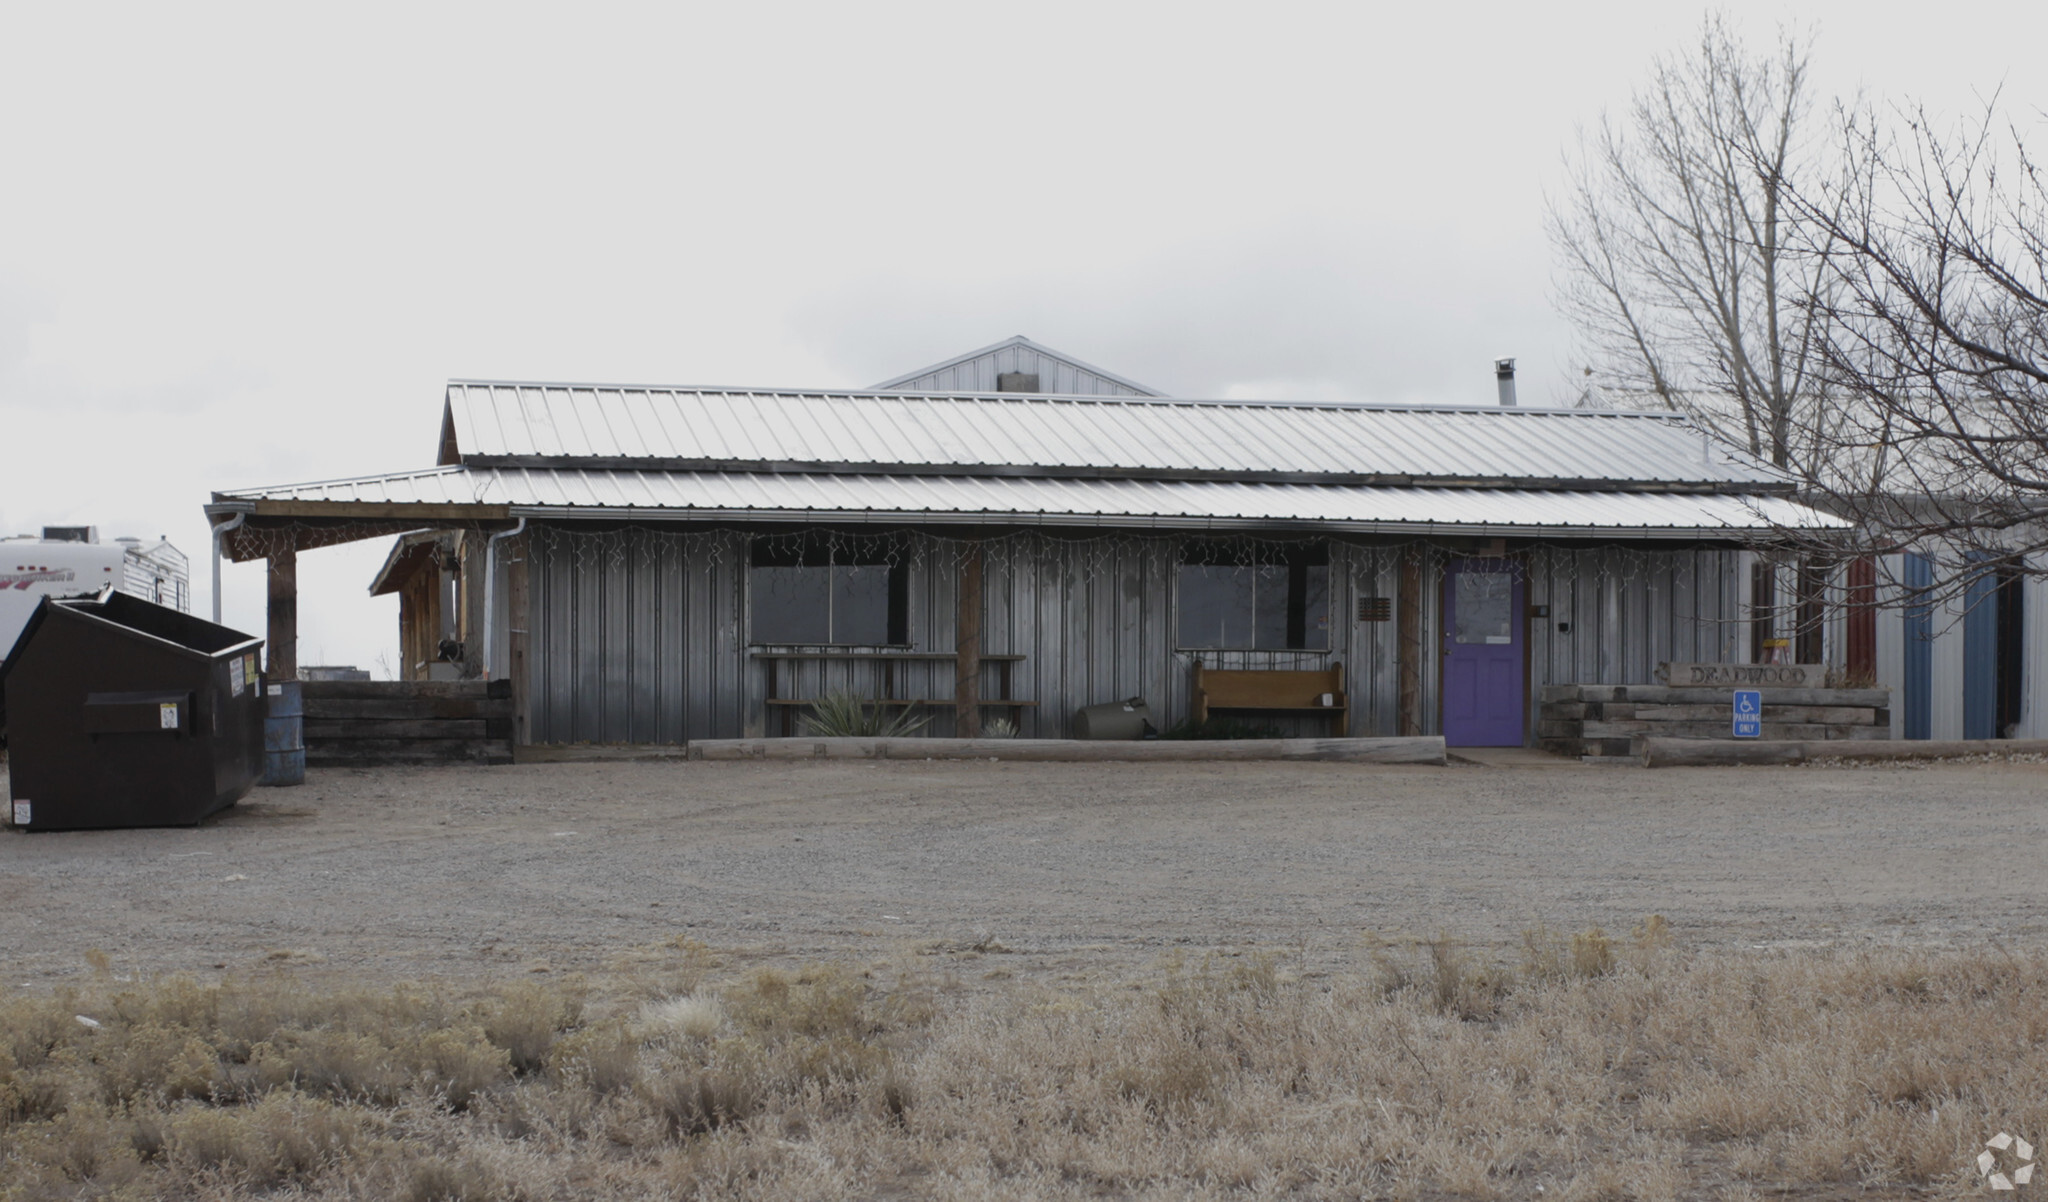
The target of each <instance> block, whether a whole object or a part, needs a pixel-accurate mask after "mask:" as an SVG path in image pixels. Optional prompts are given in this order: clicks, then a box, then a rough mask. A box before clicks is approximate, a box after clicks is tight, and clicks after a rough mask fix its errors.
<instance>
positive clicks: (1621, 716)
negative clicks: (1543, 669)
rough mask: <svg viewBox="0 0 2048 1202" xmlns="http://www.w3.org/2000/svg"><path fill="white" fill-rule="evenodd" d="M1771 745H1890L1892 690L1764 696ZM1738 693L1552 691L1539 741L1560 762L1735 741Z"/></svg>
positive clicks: (1664, 688)
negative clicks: (1662, 742)
mask: <svg viewBox="0 0 2048 1202" xmlns="http://www.w3.org/2000/svg"><path fill="white" fill-rule="evenodd" d="M1757 691H1758V692H1760V693H1762V694H1763V707H1764V709H1763V735H1762V737H1763V738H1764V739H1765V740H1766V741H1771V742H1821V741H1826V740H1843V739H1889V738H1891V723H1892V715H1891V690H1890V689H1797V688H1770V687H1766V688H1762V689H1758V690H1757ZM1734 706H1735V701H1734V690H1733V688H1684V687H1673V686H1670V685H1647V684H1560V685H1546V686H1545V687H1544V689H1543V694H1542V698H1541V700H1540V702H1539V703H1538V708H1537V718H1536V737H1537V740H1538V741H1539V742H1540V743H1541V744H1542V746H1543V748H1544V749H1545V750H1546V751H1553V752H1556V753H1557V754H1559V755H1592V756H1628V755H1636V754H1640V749H1639V748H1637V747H1635V746H1633V744H1634V743H1635V741H1636V740H1639V739H1643V738H1653V737H1654V738H1673V739H1728V738H1732V737H1733V734H1734V731H1733V729H1732V727H1733V722H1734V717H1735V712H1734Z"/></svg>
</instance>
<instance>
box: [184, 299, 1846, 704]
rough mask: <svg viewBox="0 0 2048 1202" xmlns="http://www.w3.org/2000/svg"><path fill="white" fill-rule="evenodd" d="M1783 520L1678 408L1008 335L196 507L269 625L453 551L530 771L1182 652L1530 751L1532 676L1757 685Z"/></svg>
mask: <svg viewBox="0 0 2048 1202" xmlns="http://www.w3.org/2000/svg"><path fill="white" fill-rule="evenodd" d="M1026 356H1028V357H1026ZM1062 365H1064V366H1062ZM1063 372H1064V373H1065V374H1061V373H1063ZM1034 375H1035V376H1036V377H1037V379H1036V380H1035V381H1032V384H1033V389H1032V390H1030V391H1018V390H1016V389H1017V386H1018V385H1019V384H1020V383H1022V382H1024V378H1029V377H1031V376H1034ZM1048 377H1050V378H1051V381H1052V382H1055V383H1057V384H1058V385H1059V386H1061V387H1071V388H1076V389H1087V390H1088V392H1086V393H1082V392H1072V393H1057V392H1052V391H1048V390H1046V389H1045V388H1044V387H1043V386H1044V385H1046V384H1047V383H1048ZM948 380H955V381H962V382H966V383H971V384H972V385H974V387H973V388H972V389H968V388H958V387H951V386H945V387H936V388H930V389H926V390H918V389H914V388H912V387H910V385H917V386H920V387H922V386H927V385H935V384H943V383H944V382H945V381H948ZM1790 491H1791V485H1790V483H1789V482H1788V481H1786V480H1785V479H1783V478H1782V477H1781V476H1780V475H1779V474H1778V473H1776V472H1775V471H1774V470H1772V469H1771V468H1769V467H1768V466H1766V465H1764V464H1761V463H1759V462H1757V461H1755V460H1754V459H1752V458H1750V457H1749V456H1747V455H1746V454H1744V453H1742V452H1740V451H1738V450H1736V449H1734V448H1731V447H1728V446H1725V445H1722V444H1719V443H1716V442H1714V441H1713V440H1711V439H1710V438H1708V437H1707V436H1706V435H1705V434H1704V433H1702V432H1701V431H1700V430H1699V429H1698V428H1697V427H1695V426H1693V425H1692V424H1690V423H1689V422H1688V421H1686V420H1685V419H1683V418H1681V417H1678V416H1676V415H1673V414H1668V413H1627V412H1614V411H1587V410H1556V409H1539V408H1523V407H1512V406H1486V407H1452V406H1444V407H1425V406H1412V405H1411V406H1386V405H1367V404H1321V403H1317V404H1304V403H1285V402H1247V401H1207V400H1187V399H1172V398H1166V397H1160V396H1157V395H1156V394H1152V393H1151V392H1150V390H1147V389H1144V388H1143V387H1142V386H1141V385H1137V384H1134V383H1132V382H1131V381H1128V380H1125V379H1123V378H1122V377H1117V376H1113V375H1110V374H1109V373H1106V372H1103V371H1101V370H1100V369H1097V368H1092V367H1088V366H1087V365H1086V364H1082V363H1080V362H1079V361H1078V360H1073V359H1071V358H1068V357H1066V356H1062V355H1059V354H1058V353H1057V352H1052V351H1049V350H1047V349H1046V348H1043V347H1039V346H1037V345H1036V344H1033V343H1030V342H1028V341H1027V340H1023V339H1013V340H1011V341H1010V342H1007V343H1000V344H997V345H996V346H994V347H990V348H985V349H984V350H983V351H980V352H974V353H972V354H970V355H966V356H962V357H960V358H958V359H955V360H949V361H947V362H946V363H942V364H938V365H935V366H934V367H932V368H927V369H923V370H921V371H918V372H913V373H910V374H909V375H907V376H903V377H899V378H898V379H897V380H894V381H890V382H889V384H888V386H885V387H881V388H877V389H874V390H868V391H860V392H841V391H832V390H819V391H782V390H760V391H748V390H735V389H704V388H657V387H625V386H600V385H568V384H526V383H505V382H492V381H454V382H451V383H450V384H449V385H448V389H447V392H446V395H445V398H444V406H443V411H442V423H441V438H440V444H439V464H438V466H436V467H433V468H429V469H424V470H415V471H405V472H397V473H392V474H388V475H380V476H368V477H362V478H357V479H350V480H341V481H327V482H320V483H313V484H301V485H285V486H278V487H269V488H258V489H247V490H236V491H229V492H220V493H216V494H215V495H214V500H213V503H212V504H211V505H209V506H208V512H209V514H210V515H211V516H212V517H213V519H214V521H215V522H216V524H217V525H218V526H219V527H220V528H221V529H222V530H223V536H222V538H221V539H220V543H221V549H222V550H223V551H224V552H225V553H227V554H229V555H232V556H234V557H235V558H238V559H250V558H259V557H264V558H269V559H270V561H271V565H272V579H273V597H274V598H279V599H281V600H282V601H283V602H284V603H282V604H280V605H279V606H278V607H277V608H276V609H275V610H274V613H277V614H282V615H286V616H288V615H289V614H290V613H292V612H293V604H292V603H290V587H289V586H290V582H291V580H292V579H293V573H294V572H295V562H296V555H297V554H298V553H299V552H300V551H304V550H309V549H312V548H315V547H318V546H322V545H327V544H330V543H334V542H340V541H346V540H349V539H354V538H366V537H384V536H389V535H391V534H404V535H409V536H412V537H411V538H409V539H408V540H407V541H405V542H403V543H401V545H400V547H399V548H398V549H397V550H395V551H394V555H393V560H392V565H391V566H389V567H388V568H387V571H386V573H385V574H384V575H383V576H382V577H380V586H379V587H387V586H389V587H394V588H398V587H403V581H401V580H399V579H398V576H399V575H400V574H401V573H400V571H399V569H400V568H401V567H402V565H404V564H405V563H409V562H418V563H426V562H428V559H427V558H423V557H422V556H423V555H424V553H423V552H420V551H418V550H417V549H418V548H422V547H440V548H449V549H448V550H446V551H445V552H443V553H439V554H438V555H437V556H435V557H432V559H431V562H432V563H433V564H434V565H435V571H437V572H441V571H452V572H454V573H455V574H456V575H457V576H458V578H459V580H460V584H459V586H457V587H456V588H455V589H453V590H451V591H450V592H447V593H437V594H436V596H444V597H453V596H455V595H457V594H459V596H460V597H461V598H462V600H460V601H459V602H458V601H453V600H450V601H447V602H446V604H449V605H457V606H459V607H460V608H461V609H463V610H464V611H465V612H466V613H473V617H467V618H465V619H464V620H463V622H461V623H460V624H456V623H452V622H450V620H449V619H448V618H447V617H446V616H445V610H444V611H442V613H443V616H439V617H436V618H435V619H434V620H435V621H437V622H439V623H442V624H443V629H444V630H455V629H458V628H459V629H460V630H462V631H463V632H465V634H464V638H463V639H462V640H461V641H462V643H463V644H464V645H463V646H461V647H460V648H459V649H458V654H456V655H454V656H453V657H452V658H453V660H454V661H456V662H460V663H461V664H462V665H464V671H465V672H467V673H469V674H472V675H489V676H492V677H504V678H509V679H510V680H511V681H512V687H513V691H514V697H515V699H516V700H515V713H516V719H515V730H516V731H517V737H518V739H519V741H520V742H522V743H569V742H602V743H612V742H620V743H672V742H680V741H683V740H686V739H692V738H705V737H731V736H741V735H761V734H777V733H782V732H783V731H784V730H787V729H789V726H790V720H791V718H792V717H793V716H794V715H795V714H796V713H797V712H799V711H801V709H802V707H803V705H804V703H805V702H807V701H808V700H811V699H814V698H816V697H817V696H819V695H820V694H821V693H823V692H825V691H827V690H850V691H853V692H856V693H858V694H860V695H863V696H867V697H872V698H887V699H890V700H893V701H897V702H903V703H922V704H923V705H924V708H925V710H926V711H927V713H928V714H929V715H930V717H931V718H932V725H931V727H930V732H931V733H934V734H947V733H956V732H961V731H971V730H972V729H974V728H977V727H978V726H979V725H980V724H981V723H982V721H983V720H985V719H988V718H996V717H1000V718H1004V719H1006V720H1011V721H1014V722H1015V723H1016V725H1017V728H1018V733H1019V734H1021V735H1024V736H1042V737H1053V736H1062V735H1065V734H1067V733H1069V732H1070V729H1071V722H1072V717H1073V714H1074V711H1075V710H1077V709H1079V708H1080V707H1082V706H1086V705H1091V704H1096V703H1100V702H1104V701H1109V700H1115V699H1119V698H1124V697H1130V696H1143V697H1145V698H1147V699H1148V701H1150V703H1151V705H1152V707H1153V709H1154V712H1155V713H1159V714H1162V715H1163V716H1164V719H1165V720H1166V721H1167V722H1169V723H1170V722H1173V721H1177V720H1178V719H1180V718H1181V717H1184V716H1186V714H1187V712H1188V679H1189V676H1190V669H1191V667H1192V665H1193V663H1194V662H1195V661H1196V660H1197V659H1199V660H1201V661H1203V662H1204V663H1205V664H1206V665H1207V666H1208V667H1210V668H1218V667H1222V668H1241V667H1281V668H1309V667H1314V668H1326V667H1329V666H1331V665H1333V664H1341V665H1342V667H1343V669H1344V672H1345V681H1346V688H1347V691H1348V693H1349V695H1350V697H1351V715H1350V727H1351V730H1352V733H1355V734H1376V733H1384V734H1403V733H1439V732H1441V733H1444V734H1445V735H1446V737H1447V738H1449V739H1450V740H1451V741H1452V742H1453V744H1454V745H1456V744H1458V743H1460V742H1464V743H1516V744H1519V743H1522V742H1525V741H1527V740H1529V739H1530V738H1531V737H1532V734H1533V730H1534V722H1535V708H1536V707H1535V704H1534V699H1535V698H1536V697H1537V695H1538V690H1539V689H1540V688H1541V686H1543V685H1545V684H1551V683H1565V682H1572V683H1598V682H1607V683H1629V682H1643V683H1647V682H1649V681H1650V680H1651V679H1652V677H1651V673H1652V672H1653V670H1654V667H1655V665H1656V664H1657V663H1659V662H1661V661H1666V660H1682V661H1699V660H1705V661H1738V662H1739V661H1744V660H1746V659H1748V658H1750V657H1751V656H1752V655H1753V654H1755V649H1754V647H1753V646H1752V644H1753V643H1754V642H1755V639H1754V629H1753V625H1754V615H1753V614H1752V612H1751V597H1750V593H1749V590H1750V589H1751V587H1752V581H1753V580H1754V579H1755V578H1756V576H1757V573H1756V571H1755V570H1754V564H1755V563H1756V562H1757V560H1758V553H1757V550H1756V548H1757V547H1759V546H1760V545H1765V544H1768V543H1769V542H1770V541H1771V539H1772V537H1773V534H1774V532H1779V531H1784V530H1787V529H1798V530H1805V531H1812V530H1816V529H1823V530H1824V529H1831V528H1835V527H1838V526H1840V525H1841V523H1839V522H1838V521H1836V520H1835V519H1833V518H1830V517H1828V516H1825V515H1822V514H1820V513H1818V512H1815V511H1814V510H1811V509H1809V508H1806V507H1804V506H1802V505H1800V504H1798V503H1797V502H1796V501H1794V500H1792V499H1791V498H1790V496H1789V495H1788V494H1789V493H1790ZM230 525H232V526H233V529H232V530H229V529H228V527H229V526H230ZM429 531H438V532H450V533H452V534H453V535H454V536H455V537H456V539H457V541H456V542H454V543H449V542H446V541H444V540H440V536H429V537H422V532H429ZM436 579H438V577H436ZM293 633H294V632H293V631H292V630H290V629H280V628H278V627H276V626H274V627H273V629H272V631H271V645H272V647H273V648H276V649H277V654H278V655H279V656H280V657H288V656H290V655H291V650H290V648H291V645H292V641H293ZM409 637H410V638H411V639H412V642H410V643H409V644H408V646H424V645H426V640H425V639H424V638H422V637H421V636H420V634H419V632H413V633H412V634H411V635H409ZM1842 648H1843V640H1842V639H1841V638H1840V637H1831V638H1830V639H1827V640H1824V641H1823V642H1822V643H1820V644H1817V645H1816V651H1817V652H1818V653H1820V654H1824V655H1827V656H1828V657H1830V658H1832V659H1839V658H1840V656H1841V655H1842V654H1843V650H1842ZM286 662H287V665H288V664H289V661H288V660H287V661H286ZM1319 720H1320V716H1318V715H1308V716H1304V717H1300V718H1298V719H1290V721H1295V722H1297V723H1298V724H1299V725H1300V726H1301V728H1302V729H1303V730H1304V731H1305V732H1306V731H1313V730H1315V729H1316V723H1317V722H1318V721H1319Z"/></svg>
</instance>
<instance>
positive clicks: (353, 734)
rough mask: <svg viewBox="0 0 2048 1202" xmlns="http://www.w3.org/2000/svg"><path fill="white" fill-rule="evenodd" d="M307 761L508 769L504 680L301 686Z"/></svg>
mask: <svg viewBox="0 0 2048 1202" xmlns="http://www.w3.org/2000/svg"><path fill="white" fill-rule="evenodd" d="M302 688H303V690H304V697H305V706H306V727H305V729H306V763H307V764H308V765H310V766H313V767H330V768H331V767H343V766H361V765H371V764H445V763H478V764H509V763H511V762H512V707H513V697H512V685H511V682H510V681H506V680H489V681H486V680H432V681H430V680H399V681H392V680H322V681H307V682H306V683H305V684H304V685H303V686H302Z"/></svg>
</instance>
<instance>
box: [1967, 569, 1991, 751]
mask: <svg viewBox="0 0 2048 1202" xmlns="http://www.w3.org/2000/svg"><path fill="white" fill-rule="evenodd" d="M1988 558H1989V556H1985V555H1982V554H1977V555H1973V556H1971V559H1972V560H1973V561H1976V562H1973V564H1972V566H1973V567H1979V568H1980V569H1981V570H1980V571H1979V573H1978V574H1977V575H1976V576H1974V577H1972V578H1971V579H1970V582H1969V584H1968V585H1967V586H1966V587H1965V588H1964V590H1963V606H1964V610H1963V737H1964V738H1966V739H1995V738H1997V737H1998V577H1997V576H1996V575H1994V574H1993V573H1992V572H1991V571H1990V570H1989V568H1984V567H1982V565H1981V561H1982V560H1984V559H1988Z"/></svg>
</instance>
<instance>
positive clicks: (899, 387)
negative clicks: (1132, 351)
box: [873, 334, 1166, 397]
mask: <svg viewBox="0 0 2048 1202" xmlns="http://www.w3.org/2000/svg"><path fill="white" fill-rule="evenodd" d="M1012 372H1015V373H1017V374H1020V375H1024V376H1028V377H1031V378H1032V379H1034V380H1035V381H1036V383H1035V384H1034V385H1033V386H1031V387H1026V388H1017V389H1007V390H1004V391H1015V392H1051V393H1060V394H1063V395H1067V396H1154V397H1156V396H1165V395H1166V394H1165V393H1163V392H1160V391H1159V390H1158V389H1156V388H1150V387H1147V386H1146V385H1143V384H1140V383H1138V382H1137V381H1136V380H1131V379H1126V378H1125V377H1123V376H1120V375H1117V374H1116V373H1115V372H1113V371H1105V370H1103V369H1102V368H1099V367H1097V366H1095V365H1094V364H1092V363H1083V362H1082V361H1081V360H1079V359H1076V358H1074V357H1073V356H1072V355H1068V354H1065V353H1063V352H1060V351H1056V350H1054V349H1052V348H1051V347H1049V346H1040V345H1039V344H1038V343H1036V342H1033V341H1031V340H1030V339H1029V338H1026V337H1025V336H1024V335H1022V334H1019V335H1017V336H1016V337H1015V338H1005V339H1004V340H1003V341H1001V342H998V343H996V344H994V345H993V346H985V347H982V348H981V349H980V350H978V351H969V352H967V353H966V354H964V355H955V356H954V357H953V358H951V359H947V360H945V361H944V362H940V363H934V364H932V365H931V366H930V367H920V368H918V369H917V370H916V371H913V372H906V373H905V374H903V375H900V376H892V377H891V378H889V379H887V380H884V381H882V382H881V383H880V384H877V385H875V386H874V389H873V391H875V392H995V391H997V390H998V387H999V384H1000V377H1002V376H1003V375H1005V374H1008V373H1012Z"/></svg>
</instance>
